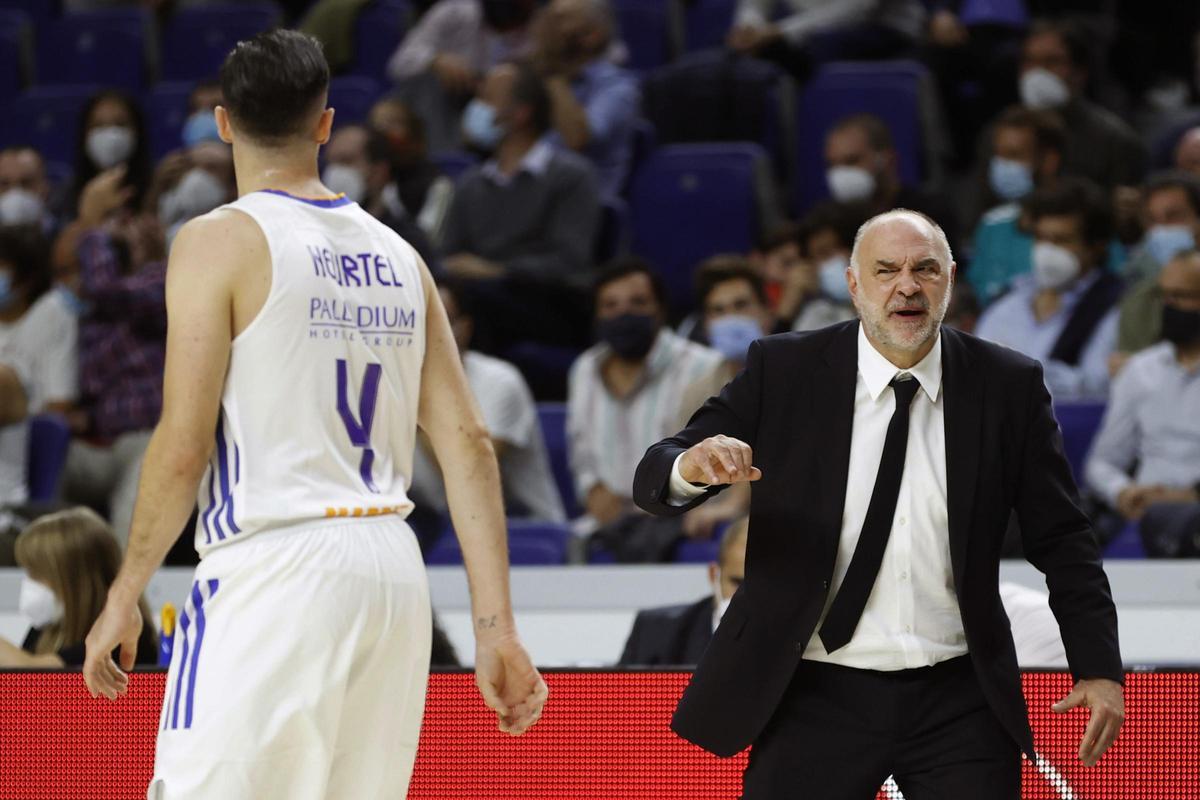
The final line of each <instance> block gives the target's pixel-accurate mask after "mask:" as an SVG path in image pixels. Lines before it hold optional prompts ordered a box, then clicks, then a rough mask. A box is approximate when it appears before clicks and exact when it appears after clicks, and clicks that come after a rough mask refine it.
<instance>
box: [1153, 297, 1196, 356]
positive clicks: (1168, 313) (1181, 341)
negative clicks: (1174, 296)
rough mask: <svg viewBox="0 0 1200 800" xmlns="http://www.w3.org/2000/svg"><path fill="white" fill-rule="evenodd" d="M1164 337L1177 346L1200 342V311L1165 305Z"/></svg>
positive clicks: (1163, 318) (1163, 315)
mask: <svg viewBox="0 0 1200 800" xmlns="http://www.w3.org/2000/svg"><path fill="white" fill-rule="evenodd" d="M1162 338H1163V341H1167V342H1170V343H1171V344H1173V345H1175V346H1176V347H1189V346H1191V345H1194V344H1200V311H1184V310H1183V309H1182V308H1176V307H1175V306H1169V305H1163V311H1162Z"/></svg>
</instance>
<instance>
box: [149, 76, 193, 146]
mask: <svg viewBox="0 0 1200 800" xmlns="http://www.w3.org/2000/svg"><path fill="white" fill-rule="evenodd" d="M194 86H195V84H193V83H192V82H191V81H171V82H167V83H157V84H155V85H154V86H153V87H152V88H151V89H150V91H149V92H147V93H146V103H145V109H146V125H147V127H148V129H149V135H150V148H151V152H152V153H153V155H154V158H155V160H158V159H160V158H162V157H163V156H164V155H166V154H167V153H169V152H171V151H172V150H175V149H176V148H179V147H182V146H183V139H182V135H183V125H184V123H186V122H187V118H188V97H190V96H191V94H192V89H193V87H194Z"/></svg>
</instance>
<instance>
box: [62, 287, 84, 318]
mask: <svg viewBox="0 0 1200 800" xmlns="http://www.w3.org/2000/svg"><path fill="white" fill-rule="evenodd" d="M55 288H56V290H57V291H58V295H59V297H61V298H62V301H63V303H64V304H65V305H66V306H67V310H68V311H70V312H71V313H72V314H74V315H75V316H76V317H82V316H83V315H84V314H86V313H87V310H88V304H87V301H86V300H84V299H83V298H82V297H80V296H79V295H78V294H76V293H75V291H74V290H72V289H70V288H68V287H66V286H63V285H61V284H59V285H58V286H57V287H55Z"/></svg>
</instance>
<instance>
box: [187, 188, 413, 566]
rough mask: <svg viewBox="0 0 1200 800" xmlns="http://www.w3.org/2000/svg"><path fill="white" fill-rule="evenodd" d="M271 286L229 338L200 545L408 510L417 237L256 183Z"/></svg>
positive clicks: (336, 201) (342, 202)
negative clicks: (240, 329)
mask: <svg viewBox="0 0 1200 800" xmlns="http://www.w3.org/2000/svg"><path fill="white" fill-rule="evenodd" d="M226 207H227V208H233V209H237V210H238V211H241V212H244V213H246V214H248V215H249V216H250V217H252V218H253V219H254V221H255V222H257V223H258V226H259V227H260V228H261V229H262V232H263V235H264V236H265V237H266V240H267V244H268V246H269V248H270V258H271V272H272V278H271V291H270V294H269V295H268V296H267V300H266V302H265V303H264V305H263V307H262V310H261V311H260V312H259V314H258V316H257V317H256V318H255V319H254V320H253V321H252V322H251V323H250V325H249V326H248V327H247V328H246V329H245V330H244V331H243V332H242V333H241V334H240V335H238V337H237V338H236V339H234V341H233V348H232V352H231V354H230V359H229V371H228V373H227V375H226V378H225V389H224V393H223V395H222V398H221V414H220V417H219V419H218V421H217V430H216V447H215V448H214V452H213V458H212V461H211V463H210V465H209V469H208V472H207V474H206V476H205V479H204V481H203V482H202V483H201V484H200V493H199V507H200V517H199V519H198V520H197V523H196V549H197V551H199V553H200V555H201V556H202V557H203V556H204V554H205V553H206V552H208V551H209V550H211V549H212V548H215V547H221V546H224V545H228V544H231V543H233V542H237V541H240V540H242V539H245V538H247V537H249V536H252V535H253V534H254V533H256V532H258V531H262V530H267V529H271V528H279V527H283V526H288V525H293V524H296V523H300V522H305V521H309V520H313V519H319V518H324V517H364V516H365V517H372V516H378V515H381V514H399V515H400V516H401V517H404V516H407V515H408V513H409V511H411V510H412V503H411V502H410V501H409V499H408V495H407V489H408V486H409V483H410V476H411V474H412V458H413V446H414V444H415V439H416V426H417V401H418V395H419V389H420V377H421V363H422V361H423V359H424V355H425V294H424V291H423V287H422V283H421V273H420V268H419V266H418V261H417V256H416V253H415V252H414V250H413V248H412V247H411V246H409V245H408V244H407V243H406V242H405V241H404V240H403V239H401V238H400V237H399V236H397V235H396V234H395V233H394V232H393V231H392V230H391V229H390V228H388V227H386V226H385V225H383V224H382V223H380V222H378V221H377V220H376V219H374V218H373V217H372V216H371V215H370V214H368V213H366V212H365V211H363V210H362V209H361V208H360V207H359V206H358V205H357V204H355V203H352V202H350V201H349V200H347V199H345V198H344V197H338V198H331V199H325V200H312V199H307V198H299V197H293V196H291V195H288V194H284V193H282V192H275V191H262V192H253V193H251V194H248V195H245V196H244V197H241V198H240V199H238V200H237V201H236V202H234V203H230V204H229V205H228V206H226Z"/></svg>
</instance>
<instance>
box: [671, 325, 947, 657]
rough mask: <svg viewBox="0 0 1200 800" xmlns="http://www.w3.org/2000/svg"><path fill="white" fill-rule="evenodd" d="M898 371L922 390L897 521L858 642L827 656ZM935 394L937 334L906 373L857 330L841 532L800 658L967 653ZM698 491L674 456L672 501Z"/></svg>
mask: <svg viewBox="0 0 1200 800" xmlns="http://www.w3.org/2000/svg"><path fill="white" fill-rule="evenodd" d="M900 373H908V374H910V375H912V377H913V378H915V379H916V380H917V381H919V382H920V384H921V391H919V392H917V394H916V396H915V397H914V398H913V403H912V409H911V411H910V412H909V413H910V415H911V416H910V419H909V431H908V448H907V450H906V451H905V456H904V475H903V477H902V478H901V480H900V495H899V498H898V499H897V501H896V515H895V518H894V519H893V522H892V530H891V533H890V535H889V537H888V543H887V549H886V550H885V551H884V554H883V563H882V564H880V567H879V574H878V575H877V577H876V579H875V586H874V588H873V589H872V590H871V596H870V598H868V600H867V605H866V608H864V609H863V614H862V617H861V618H860V619H859V622H858V627H857V628H856V629H855V631H854V636H853V637H852V638H851V639H850V641H849V643H847V644H846V645H845V646H844V647H841V648H839V649H838V650H837V651H836V652H834V653H832V654H829V653H826V652H825V647H824V645H822V644H821V639H820V637H819V636H818V635H817V632H818V631H819V630H820V629H821V623H822V622H824V619H825V614H826V613H828V611H829V605H830V604H831V603H832V602H833V599H834V598H835V597H836V596H837V593H838V590H839V589H840V588H841V585H842V581H843V580H844V579H845V577H846V571H847V570H848V569H849V567H850V559H851V557H852V556H853V555H854V548H855V547H856V546H857V545H858V537H859V534H860V533H862V526H863V521H864V520H865V519H866V516H867V507H868V506H869V505H870V502H871V493H872V492H873V491H874V489H875V477H876V475H877V473H878V472H879V462H880V460H881V459H882V458H883V443H884V438H885V437H886V435H887V429H888V424H889V423H890V422H891V419H892V412H893V411H895V408H896V398H895V394H894V393H893V392H892V391H889V390H888V384H889V383H891V381H892V378H894V377H895V376H896V375H897V374H900ZM941 387H942V350H941V338H940V337H939V338H938V340H937V341H936V342H934V345H933V349H932V350H930V351H929V354H928V355H927V356H925V358H923V359H922V360H921V361H920V363H918V364H917V365H916V366H914V367H913V368H912V369H909V370H902V369H900V368H899V367H897V366H895V365H894V364H892V363H891V362H889V361H888V360H887V359H886V358H884V357H883V356H882V355H881V354H880V353H879V351H878V350H876V349H875V348H874V347H873V346H872V345H871V343H870V341H869V340H868V339H867V337H866V334H865V333H864V332H863V330H862V327H861V326H860V327H859V333H858V380H857V384H856V386H855V391H854V426H853V434H852V435H851V440H850V470H849V475H848V484H847V487H846V505H845V508H844V509H843V511H842V531H841V536H840V538H839V540H838V552H837V560H836V562H835V563H834V568H833V580H832V583H831V586H830V591H829V596H828V598H827V599H826V603H825V609H824V610H823V611H822V613H821V619H820V620H818V622H817V626H816V629H815V630H814V631H813V636H812V639H811V640H809V642H808V646H807V647H806V648H805V650H804V658H806V659H809V660H811V661H824V662H828V663H831V664H840V665H842V666H847V667H855V668H858V669H874V670H884V671H890V670H900V669H912V668H915V667H927V666H931V665H933V664H937V663H939V662H941V661H946V660H948V659H951V658H955V657H956V656H961V655H964V654H966V652H967V639H966V634H965V633H964V632H963V625H962V615H961V614H960V613H959V608H958V596H957V594H956V593H955V591H954V574H953V570H952V567H951V563H950V535H949V516H948V512H947V509H946V427H945V413H944V408H945V405H944V402H943V400H942V396H941ZM681 457H682V456H681ZM703 491H704V489H703V488H701V487H696V486H693V485H692V484H690V483H688V482H687V481H685V480H684V479H683V477H682V476H681V475H680V474H679V459H678V458H677V459H676V460H675V466H674V468H673V469H672V472H671V483H670V496H671V501H672V502H679V501H682V502H687V500H689V499H691V498H694V497H697V496H699V495H700V494H701V493H703ZM682 502H680V503H679V504H682ZM751 535H753V532H751Z"/></svg>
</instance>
